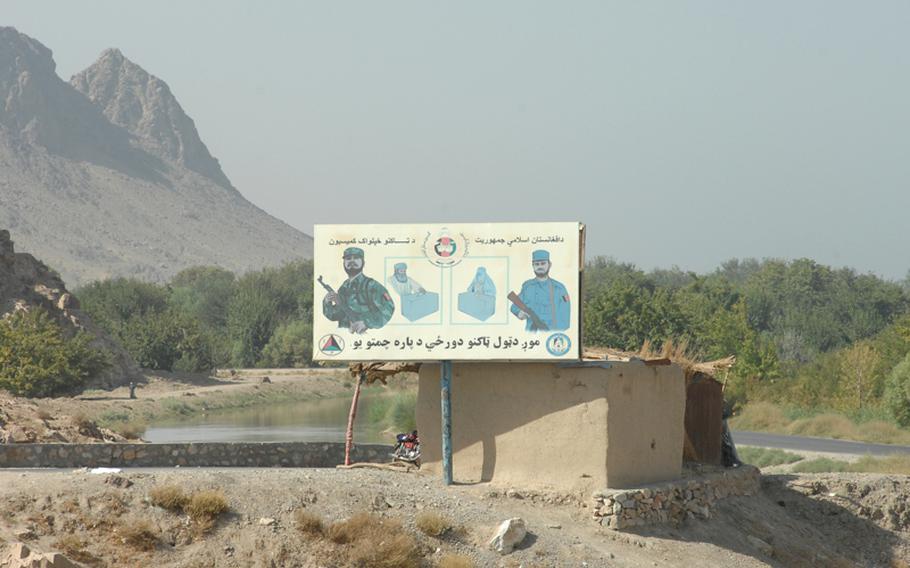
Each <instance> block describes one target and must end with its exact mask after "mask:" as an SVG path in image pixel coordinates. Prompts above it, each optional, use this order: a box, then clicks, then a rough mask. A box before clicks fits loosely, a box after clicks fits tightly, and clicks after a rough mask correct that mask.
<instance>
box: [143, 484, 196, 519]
mask: <svg viewBox="0 0 910 568" xmlns="http://www.w3.org/2000/svg"><path fill="white" fill-rule="evenodd" d="M149 499H150V500H151V503H152V505H154V506H156V507H161V508H162V509H167V510H168V511H175V512H179V511H182V510H183V508H184V507H185V506H186V504H187V503H188V502H189V498H188V497H187V496H186V494H185V493H184V492H183V489H181V488H180V487H177V486H176V485H158V486H156V487H153V488H152V490H151V491H149Z"/></svg>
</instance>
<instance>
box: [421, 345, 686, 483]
mask: <svg viewBox="0 0 910 568" xmlns="http://www.w3.org/2000/svg"><path fill="white" fill-rule="evenodd" d="M600 364H601V365H602V366H592V365H585V366H570V367H566V366H560V365H557V364H549V363H457V364H454V365H453V378H452V448H453V473H454V478H455V481H457V482H463V483H472V482H480V481H491V482H495V483H497V484H508V485H519V486H523V487H551V488H560V489H567V490H575V489H589V488H592V487H593V488H604V487H608V486H613V487H620V486H622V484H631V483H638V482H641V483H646V482H651V481H658V480H669V479H675V478H676V477H678V476H679V474H680V468H681V465H682V447H683V418H684V412H685V379H684V377H683V373H682V370H681V369H680V368H679V367H677V366H675V365H669V366H659V367H649V366H646V365H645V364H643V363H641V362H631V363H614V362H610V363H606V362H603V363H600ZM440 368H441V367H440V365H431V364H426V365H423V366H422V367H421V371H420V387H419V388H420V390H419V395H418V401H417V425H418V429H419V430H420V435H421V442H422V444H421V449H422V451H423V458H424V464H425V467H427V468H428V469H430V470H433V471H437V472H438V471H439V469H440V466H441V463H440V462H441V416H440V398H439V396H440Z"/></svg>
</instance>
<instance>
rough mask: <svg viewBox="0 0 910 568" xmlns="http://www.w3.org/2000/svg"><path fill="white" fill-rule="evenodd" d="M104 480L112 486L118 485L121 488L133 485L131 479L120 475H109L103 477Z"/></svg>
mask: <svg viewBox="0 0 910 568" xmlns="http://www.w3.org/2000/svg"><path fill="white" fill-rule="evenodd" d="M104 482H105V483H107V484H108V485H113V486H114V487H120V488H121V489H126V488H127V487H130V486H132V485H133V482H132V481H130V480H129V479H127V478H125V477H123V476H120V475H109V476H107V477H105V478H104Z"/></svg>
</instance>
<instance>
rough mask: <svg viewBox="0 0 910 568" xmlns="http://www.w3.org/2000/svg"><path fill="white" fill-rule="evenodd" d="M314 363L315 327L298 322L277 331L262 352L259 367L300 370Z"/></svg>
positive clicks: (308, 323) (288, 324) (281, 327)
mask: <svg viewBox="0 0 910 568" xmlns="http://www.w3.org/2000/svg"><path fill="white" fill-rule="evenodd" d="M312 362H313V326H312V324H311V323H310V322H309V321H302V320H296V321H292V322H289V323H286V324H284V325H282V326H280V327H278V328H277V329H276V330H275V333H274V334H273V335H272V337H271V339H269V342H268V344H266V346H265V348H264V349H263V350H262V358H261V359H260V361H259V365H260V366H263V367H272V368H276V367H281V368H288V367H293V368H300V367H307V366H309V365H310V363H312Z"/></svg>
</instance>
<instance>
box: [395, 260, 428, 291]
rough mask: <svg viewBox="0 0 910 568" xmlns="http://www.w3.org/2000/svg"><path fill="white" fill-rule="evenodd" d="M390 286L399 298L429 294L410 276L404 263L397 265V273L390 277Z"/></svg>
mask: <svg viewBox="0 0 910 568" xmlns="http://www.w3.org/2000/svg"><path fill="white" fill-rule="evenodd" d="M389 285H390V286H391V287H392V289H393V290H395V291H396V292H398V295H399V296H410V295H412V294H426V293H427V291H426V290H425V289H424V287H423V286H421V285H420V283H419V282H417V281H416V280H414V279H413V278H411V277H410V276H408V265H407V264H406V263H404V262H399V263H397V264H396V265H395V273H394V274H392V275H391V276H389Z"/></svg>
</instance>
